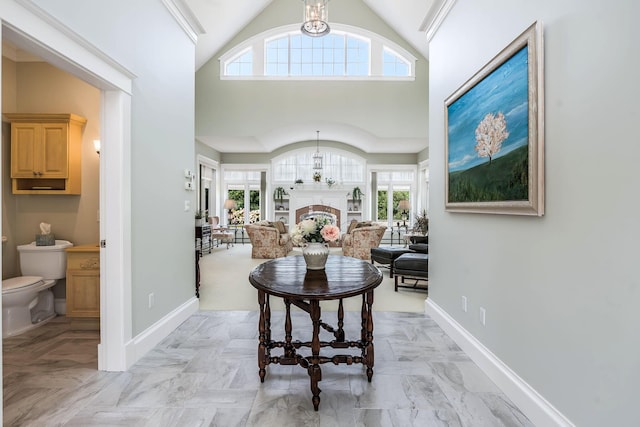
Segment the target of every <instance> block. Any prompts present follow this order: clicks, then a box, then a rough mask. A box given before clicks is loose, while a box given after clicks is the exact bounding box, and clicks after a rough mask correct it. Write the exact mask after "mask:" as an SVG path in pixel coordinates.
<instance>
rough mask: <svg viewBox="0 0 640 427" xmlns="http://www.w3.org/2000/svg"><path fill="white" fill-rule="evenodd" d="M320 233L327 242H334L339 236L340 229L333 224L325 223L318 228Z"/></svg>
mask: <svg viewBox="0 0 640 427" xmlns="http://www.w3.org/2000/svg"><path fill="white" fill-rule="evenodd" d="M320 235H322V238H323V239H324V240H325V241H327V242H335V241H336V240H338V239H339V238H340V229H339V228H338V227H336V226H335V225H331V224H327V225H325V226H324V227H322V230H320Z"/></svg>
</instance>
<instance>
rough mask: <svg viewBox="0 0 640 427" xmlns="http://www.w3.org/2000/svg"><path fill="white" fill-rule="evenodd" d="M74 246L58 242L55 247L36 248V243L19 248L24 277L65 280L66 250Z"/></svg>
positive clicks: (65, 241)
mask: <svg viewBox="0 0 640 427" xmlns="http://www.w3.org/2000/svg"><path fill="white" fill-rule="evenodd" d="M71 246H73V243H71V242H69V241H67V240H56V244H55V245H51V246H36V242H31V243H29V244H28V245H20V246H18V257H19V258H20V271H21V272H22V275H23V276H42V277H43V278H44V279H56V280H57V279H64V277H65V276H66V275H67V253H66V252H65V249H66V248H70V247H71Z"/></svg>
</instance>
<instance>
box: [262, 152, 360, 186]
mask: <svg viewBox="0 0 640 427" xmlns="http://www.w3.org/2000/svg"><path fill="white" fill-rule="evenodd" d="M314 154H315V150H314V149H300V150H295V151H292V152H289V153H286V154H283V155H282V156H279V157H276V158H274V159H273V160H272V171H273V172H272V173H273V182H280V183H287V184H292V183H294V182H295V181H296V180H298V179H301V180H302V181H303V182H305V183H311V182H313V173H314V172H315V171H314V169H313V155H314ZM322 156H323V166H324V167H323V169H322V172H321V174H322V180H323V181H324V180H325V179H327V178H331V179H333V180H334V181H335V182H337V183H362V182H364V181H365V179H364V176H365V160H364V159H363V158H362V157H359V156H355V155H353V154H350V153H347V152H342V151H340V150H336V149H332V150H331V151H324V152H322Z"/></svg>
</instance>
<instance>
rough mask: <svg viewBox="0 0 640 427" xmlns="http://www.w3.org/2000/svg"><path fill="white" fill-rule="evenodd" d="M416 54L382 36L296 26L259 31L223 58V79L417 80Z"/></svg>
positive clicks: (340, 28) (350, 29)
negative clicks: (318, 32) (313, 31)
mask: <svg viewBox="0 0 640 427" xmlns="http://www.w3.org/2000/svg"><path fill="white" fill-rule="evenodd" d="M415 62H416V58H415V57H414V56H413V55H411V54H410V53H409V52H407V51H406V50H405V49H403V48H402V47H400V46H399V45H397V44H396V43H394V42H392V41H391V40H388V39H386V38H384V37H382V36H380V35H379V34H376V33H373V32H371V31H367V30H364V29H362V28H358V27H352V26H348V25H341V24H332V30H331V33H330V34H329V35H327V36H324V37H309V36H306V35H303V34H301V33H300V29H299V27H298V25H297V24H294V25H288V26H285V27H279V28H275V29H272V30H269V31H265V32H263V33H261V34H258V35H256V36H254V37H252V38H250V39H248V40H245V41H244V42H242V43H240V44H239V45H237V46H235V47H233V48H232V49H230V50H229V51H227V52H226V53H225V54H223V55H222V56H221V57H220V78H221V79H254V80H257V79H327V80H330V79H354V80H364V79H373V80H407V79H410V80H413V79H414V78H415Z"/></svg>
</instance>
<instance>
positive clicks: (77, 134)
mask: <svg viewBox="0 0 640 427" xmlns="http://www.w3.org/2000/svg"><path fill="white" fill-rule="evenodd" d="M5 116H6V117H7V118H8V119H9V120H10V121H11V178H12V181H13V193H14V194H80V189H81V158H82V128H83V126H84V124H85V123H86V119H85V118H83V117H80V116H76V115H74V114H5Z"/></svg>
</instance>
